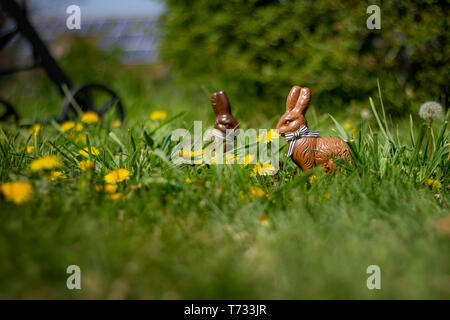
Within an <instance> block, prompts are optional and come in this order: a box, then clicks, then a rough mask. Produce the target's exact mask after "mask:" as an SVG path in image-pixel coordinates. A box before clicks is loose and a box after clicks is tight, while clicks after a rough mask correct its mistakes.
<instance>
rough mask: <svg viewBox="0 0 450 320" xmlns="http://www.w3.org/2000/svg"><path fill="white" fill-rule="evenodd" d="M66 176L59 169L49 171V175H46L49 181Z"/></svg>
mask: <svg viewBox="0 0 450 320" xmlns="http://www.w3.org/2000/svg"><path fill="white" fill-rule="evenodd" d="M66 178H67V177H66V175H65V174H64V173H63V172H61V171H52V172H50V176H49V177H48V179H49V180H50V181H56V180H58V179H66Z"/></svg>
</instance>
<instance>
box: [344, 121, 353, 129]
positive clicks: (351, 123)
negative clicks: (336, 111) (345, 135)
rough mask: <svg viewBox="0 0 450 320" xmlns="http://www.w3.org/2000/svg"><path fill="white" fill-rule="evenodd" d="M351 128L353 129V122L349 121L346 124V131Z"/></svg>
mask: <svg viewBox="0 0 450 320" xmlns="http://www.w3.org/2000/svg"><path fill="white" fill-rule="evenodd" d="M351 128H353V122H351V121H347V122H346V123H345V124H344V129H345V130H350V129H351Z"/></svg>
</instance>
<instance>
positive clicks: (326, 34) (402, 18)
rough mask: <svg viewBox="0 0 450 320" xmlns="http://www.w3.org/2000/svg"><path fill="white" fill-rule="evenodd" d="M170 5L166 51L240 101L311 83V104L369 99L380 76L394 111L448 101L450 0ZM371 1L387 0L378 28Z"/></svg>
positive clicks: (204, 0) (270, 98) (216, 0)
mask: <svg viewBox="0 0 450 320" xmlns="http://www.w3.org/2000/svg"><path fill="white" fill-rule="evenodd" d="M165 3H166V6H167V9H168V10H167V11H166V13H165V15H164V16H163V18H162V25H163V35H164V36H163V42H162V44H161V48H160V50H161V54H162V56H163V57H164V58H165V59H166V60H167V61H169V62H170V63H171V64H172V66H173V69H174V70H175V71H176V72H177V73H179V74H181V75H183V76H184V78H185V79H189V81H190V82H192V81H193V80H198V81H199V82H201V83H207V84H211V83H213V84H214V85H215V86H217V87H218V86H219V85H220V86H223V87H224V88H225V89H226V90H227V91H229V92H231V93H232V94H234V95H236V99H239V97H241V98H242V97H243V96H244V97H246V96H249V95H250V96H259V97H261V98H263V99H264V100H265V101H267V102H268V103H267V105H269V104H271V105H272V106H273V103H274V102H276V103H277V105H278V104H279V102H280V101H281V100H282V99H284V98H285V97H286V95H287V93H288V92H289V88H290V87H291V86H292V85H293V84H298V85H304V86H308V87H310V88H312V91H313V93H314V95H313V104H319V105H320V107H321V108H324V107H332V108H339V107H340V106H342V107H343V106H347V105H348V104H349V103H352V102H358V101H364V103H367V97H368V96H369V95H373V94H374V93H375V92H376V82H375V79H376V78H380V79H381V80H382V84H383V88H384V95H385V99H386V101H387V102H389V103H387V106H389V107H388V108H389V111H390V112H391V113H393V114H400V113H403V114H407V112H408V111H409V110H408V109H409V108H410V107H411V105H414V106H415V107H416V106H417V105H418V104H420V103H421V101H425V100H437V101H440V102H441V103H442V104H443V105H444V106H446V104H447V102H446V101H447V100H448V83H447V82H448V79H449V78H450V68H449V57H450V46H449V42H448V25H449V20H448V19H446V12H448V10H449V4H448V2H447V1H442V0H434V1H433V0H422V1H412V2H411V1H383V2H381V1H372V2H367V1H330V0H314V1H290V0H287V1H278V0H250V1H239V0H230V1H221V0H189V1H187V0H185V1H180V0H166V1H165ZM371 4H377V5H379V6H380V8H381V30H368V29H367V27H366V19H367V18H368V17H369V15H368V14H367V13H366V9H367V7H368V6H369V5H371ZM272 110H273V107H272V108H270V109H268V112H273V111H272ZM274 113H275V112H274Z"/></svg>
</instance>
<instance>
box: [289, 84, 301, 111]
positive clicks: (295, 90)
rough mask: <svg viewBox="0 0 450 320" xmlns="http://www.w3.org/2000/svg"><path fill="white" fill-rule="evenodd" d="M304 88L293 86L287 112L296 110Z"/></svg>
mask: <svg viewBox="0 0 450 320" xmlns="http://www.w3.org/2000/svg"><path fill="white" fill-rule="evenodd" d="M301 89H302V88H301V87H299V86H293V87H292V89H291V92H289V95H288V97H287V100H286V112H289V111H291V110H292V109H294V107H295V104H296V103H297V100H298V97H299V95H300V90H301Z"/></svg>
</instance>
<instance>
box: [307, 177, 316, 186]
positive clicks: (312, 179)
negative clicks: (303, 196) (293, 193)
mask: <svg viewBox="0 0 450 320" xmlns="http://www.w3.org/2000/svg"><path fill="white" fill-rule="evenodd" d="M315 180H317V177H316V176H315V175H312V176H310V177H309V178H308V181H309V184H313V183H314V181H315Z"/></svg>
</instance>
